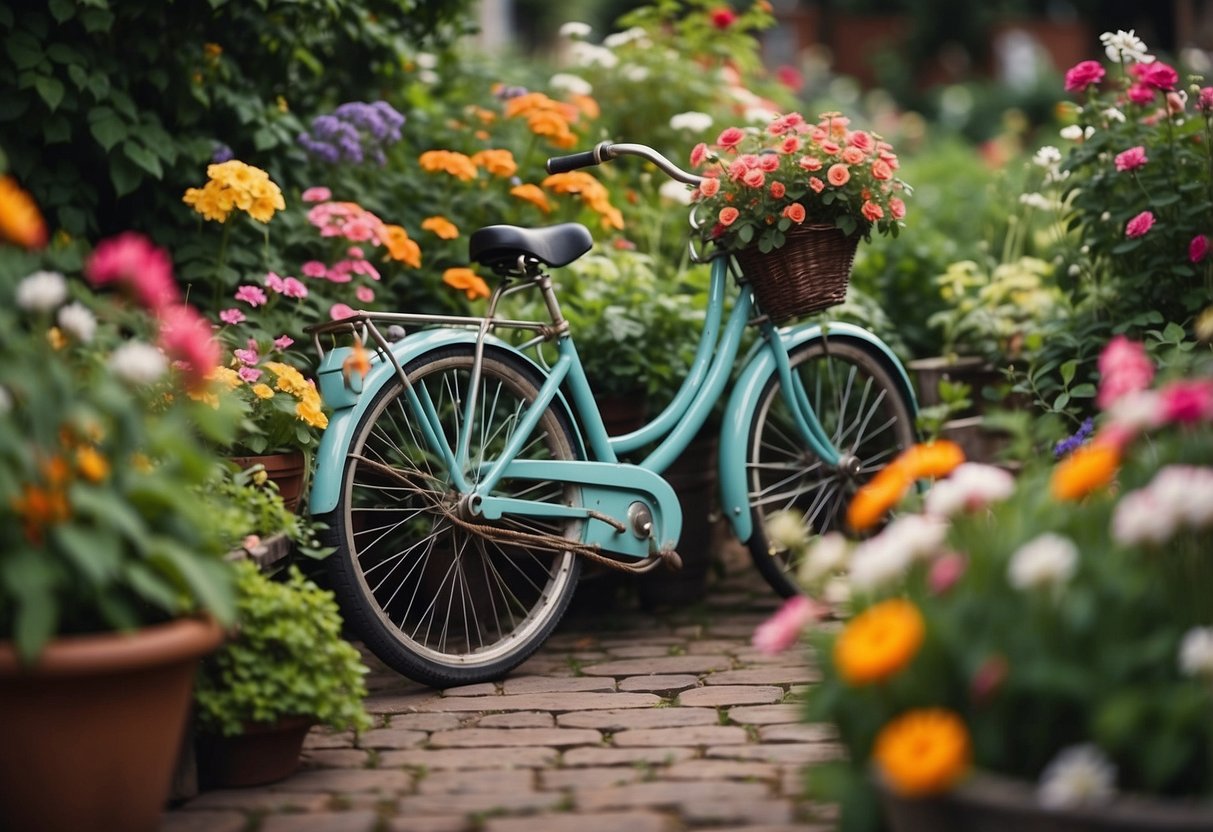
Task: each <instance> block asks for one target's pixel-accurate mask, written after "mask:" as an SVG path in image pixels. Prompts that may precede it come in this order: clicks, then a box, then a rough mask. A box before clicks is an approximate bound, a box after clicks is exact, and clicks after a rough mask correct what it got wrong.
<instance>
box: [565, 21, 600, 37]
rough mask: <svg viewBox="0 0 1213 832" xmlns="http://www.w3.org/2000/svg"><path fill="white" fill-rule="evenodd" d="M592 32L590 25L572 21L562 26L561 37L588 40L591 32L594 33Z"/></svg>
mask: <svg viewBox="0 0 1213 832" xmlns="http://www.w3.org/2000/svg"><path fill="white" fill-rule="evenodd" d="M592 31H593V29H591V28H590V24H588V23H582V22H580V21H577V20H570V21H569V22H568V23H564V24H562V25H561V27H560V37H562V38H588V37H589V36H590V32H592Z"/></svg>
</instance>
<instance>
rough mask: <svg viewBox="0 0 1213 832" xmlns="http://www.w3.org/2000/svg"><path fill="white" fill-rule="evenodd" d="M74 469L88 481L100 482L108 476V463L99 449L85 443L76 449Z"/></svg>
mask: <svg viewBox="0 0 1213 832" xmlns="http://www.w3.org/2000/svg"><path fill="white" fill-rule="evenodd" d="M76 470H77V471H79V472H80V476H82V477H84V478H85V479H86V480H88V481H89V482H101V481H102V480H103V479H105V478H106V477H107V476H109V472H110V464H109V461H108V460H107V459H106V458H105V456H104V455H102V453H101V452H100V451H98V450H97V449H96V448H90V447H89V446H87V445H85V446H83V447H81V448H79V449H77V450H76Z"/></svg>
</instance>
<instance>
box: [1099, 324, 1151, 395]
mask: <svg viewBox="0 0 1213 832" xmlns="http://www.w3.org/2000/svg"><path fill="white" fill-rule="evenodd" d="M1099 375H1100V381H1099V396H1098V398H1097V399H1096V400H1095V401H1096V403H1097V404H1098V405H1099V407H1100V409H1102V410H1107V409H1108V408H1109V407H1111V406H1112V404H1113V403H1115V402H1117V401H1119V400H1120V399H1121V398H1123V397H1125V396H1127V395H1128V394H1130V393H1136V392H1137V391H1139V390H1145V389H1147V388H1148V387H1149V386H1150V384H1151V383H1152V382H1153V381H1154V365H1153V364H1152V363H1151V362H1150V359H1149V357H1147V356H1146V350H1145V347H1143V346H1142V345H1141V344H1139V343H1137V342H1136V341H1130V340H1129V339H1128V338H1126V337H1125V336H1123V335H1117V336H1116V337H1115V338H1113V339H1112V340H1111V341H1109V342H1108V344H1107V346H1105V347H1104V349H1103V352H1102V353H1100V355H1099Z"/></svg>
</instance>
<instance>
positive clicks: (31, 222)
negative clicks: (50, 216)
mask: <svg viewBox="0 0 1213 832" xmlns="http://www.w3.org/2000/svg"><path fill="white" fill-rule="evenodd" d="M0 240H8V241H9V242H12V243H16V244H17V245H19V246H21V247H22V248H27V249H29V248H42V247H43V246H44V245H46V223H45V222H44V221H43V219H42V214H41V213H40V212H39V211H38V206H37V204H36V203H35V202H34V199H33V197H31V196H30V195H29V193H27V192H26V191H25V189H23V188H22V187H21V186H20V185H18V184H17V180H16V179H13V177H11V176H0Z"/></svg>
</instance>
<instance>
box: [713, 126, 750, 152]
mask: <svg viewBox="0 0 1213 832" xmlns="http://www.w3.org/2000/svg"><path fill="white" fill-rule="evenodd" d="M744 138H745V131H744V130H742V129H741V128H740V127H728V128H725V130H724V131H723V132H722V133H721V134H720V135H719V136H717V137H716V146H717V147H723V148H725V149H726V150H729V149H732V148H735V147H737V145H739V144H741V140H742V139H744Z"/></svg>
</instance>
